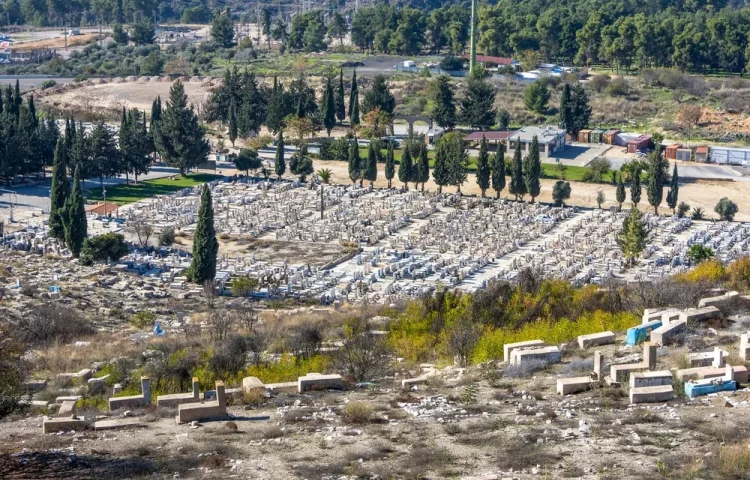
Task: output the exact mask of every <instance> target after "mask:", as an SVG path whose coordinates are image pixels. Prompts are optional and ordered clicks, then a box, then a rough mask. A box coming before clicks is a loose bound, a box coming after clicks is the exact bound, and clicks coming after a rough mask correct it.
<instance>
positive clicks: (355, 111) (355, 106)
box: [349, 92, 359, 127]
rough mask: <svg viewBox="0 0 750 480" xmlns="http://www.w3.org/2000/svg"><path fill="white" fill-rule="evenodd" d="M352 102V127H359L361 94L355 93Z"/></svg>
mask: <svg viewBox="0 0 750 480" xmlns="http://www.w3.org/2000/svg"><path fill="white" fill-rule="evenodd" d="M352 98H353V100H352V101H351V106H352V114H351V115H350V121H349V122H350V124H351V126H352V127H355V126H357V125H359V92H354V96H353V97H352Z"/></svg>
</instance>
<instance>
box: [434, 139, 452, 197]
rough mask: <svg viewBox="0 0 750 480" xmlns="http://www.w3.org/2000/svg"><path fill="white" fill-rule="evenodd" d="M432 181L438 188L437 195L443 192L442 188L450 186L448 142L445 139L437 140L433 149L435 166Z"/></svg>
mask: <svg viewBox="0 0 750 480" xmlns="http://www.w3.org/2000/svg"><path fill="white" fill-rule="evenodd" d="M432 179H433V180H434V181H435V185H437V186H438V193H442V192H443V186H445V185H450V171H449V169H448V142H447V140H446V138H445V137H443V138H441V139H440V140H438V143H437V145H436V148H435V166H434V167H433V169H432Z"/></svg>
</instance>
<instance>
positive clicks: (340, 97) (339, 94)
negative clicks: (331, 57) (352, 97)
mask: <svg viewBox="0 0 750 480" xmlns="http://www.w3.org/2000/svg"><path fill="white" fill-rule="evenodd" d="M336 118H338V120H339V122H343V121H344V120H345V119H346V104H345V103H344V71H343V70H339V86H338V88H337V89H336Z"/></svg>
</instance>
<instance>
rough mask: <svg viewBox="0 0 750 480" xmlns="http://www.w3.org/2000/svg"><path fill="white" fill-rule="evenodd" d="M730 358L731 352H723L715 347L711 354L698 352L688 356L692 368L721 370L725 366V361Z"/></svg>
mask: <svg viewBox="0 0 750 480" xmlns="http://www.w3.org/2000/svg"><path fill="white" fill-rule="evenodd" d="M727 356H729V352H727V351H726V350H722V349H721V348H719V347H715V348H714V349H713V350H712V351H710V352H698V353H690V354H688V358H689V359H690V366H691V367H693V368H695V367H714V368H719V367H723V366H724V360H725V359H726V357H727Z"/></svg>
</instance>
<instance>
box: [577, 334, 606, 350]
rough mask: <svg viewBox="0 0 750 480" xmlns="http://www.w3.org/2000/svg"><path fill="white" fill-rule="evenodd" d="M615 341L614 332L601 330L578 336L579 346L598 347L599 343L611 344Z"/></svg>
mask: <svg viewBox="0 0 750 480" xmlns="http://www.w3.org/2000/svg"><path fill="white" fill-rule="evenodd" d="M613 343H615V334H614V333H612V332H599V333H592V334H590V335H581V336H579V337H578V346H579V347H581V348H590V347H596V346H599V345H611V344H613Z"/></svg>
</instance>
